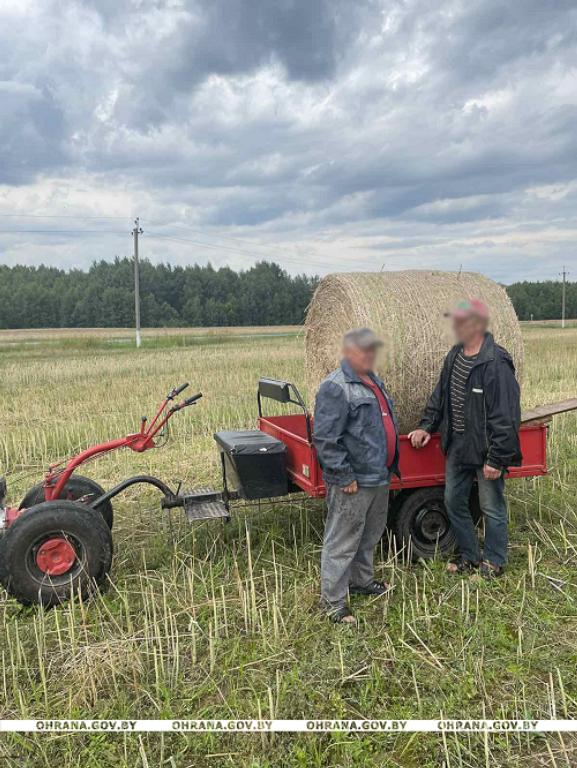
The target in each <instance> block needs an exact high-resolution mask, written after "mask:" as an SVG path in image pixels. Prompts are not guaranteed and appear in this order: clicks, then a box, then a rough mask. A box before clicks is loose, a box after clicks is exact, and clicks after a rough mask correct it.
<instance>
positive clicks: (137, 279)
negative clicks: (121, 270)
mask: <svg viewBox="0 0 577 768" xmlns="http://www.w3.org/2000/svg"><path fill="white" fill-rule="evenodd" d="M134 224H135V227H134V229H133V230H132V237H133V239H134V315H135V319H136V346H137V347H140V275H139V268H138V236H139V235H141V234H142V229H141V227H140V219H139V217H138V216H137V217H136V218H135V219H134Z"/></svg>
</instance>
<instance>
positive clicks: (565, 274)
mask: <svg viewBox="0 0 577 768" xmlns="http://www.w3.org/2000/svg"><path fill="white" fill-rule="evenodd" d="M561 274H562V275H563V293H562V297H563V298H562V299H561V328H565V283H566V277H567V275H568V274H569V272H567V271H566V269H565V267H563V272H561Z"/></svg>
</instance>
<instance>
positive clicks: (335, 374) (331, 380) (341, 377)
mask: <svg viewBox="0 0 577 768" xmlns="http://www.w3.org/2000/svg"><path fill="white" fill-rule="evenodd" d="M344 381H345V374H344V372H343V369H342V368H336V369H335V370H334V371H331V373H329V375H328V376H325V378H324V379H323V381H322V382H321V389H322V387H324V386H325V385H327V386H330V385H331V384H336V385H337V386H340V387H342V385H343V384H344Z"/></svg>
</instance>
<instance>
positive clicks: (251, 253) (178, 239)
mask: <svg viewBox="0 0 577 768" xmlns="http://www.w3.org/2000/svg"><path fill="white" fill-rule="evenodd" d="M144 234H145V235H148V237H152V238H153V239H156V240H170V241H171V242H173V243H187V244H188V243H190V244H191V245H198V246H201V247H202V248H212V249H214V250H217V251H228V252H229V253H235V254H240V255H243V256H251V257H252V258H258V259H263V260H266V254H264V253H255V252H254V251H241V250H240V249H238V248H236V249H235V248H227V247H226V245H208V244H207V243H199V242H198V241H196V240H189V239H188V238H184V237H168V236H167V235H159V234H158V233H155V232H149V231H145V233H144ZM275 261H280V262H287V263H291V264H297V263H298V264H311V265H314V266H317V267H330V264H327V262H326V261H325V262H320V261H310V260H306V261H305V260H303V259H287V258H278V257H277V258H276V259H275ZM349 269H350V268H349ZM359 271H361V272H363V271H366V270H359Z"/></svg>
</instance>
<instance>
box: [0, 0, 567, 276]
mask: <svg viewBox="0 0 577 768" xmlns="http://www.w3.org/2000/svg"><path fill="white" fill-rule="evenodd" d="M576 32H577V6H576V4H575V2H574V1H571V2H569V0H508V2H506V3H503V2H502V1H500V2H497V1H496V0H468V1H467V2H465V0H462V2H453V1H451V0H442V1H440V0H407V1H406V2H394V1H391V0H389V1H386V2H385V0H355V2H351V1H350V0H197V1H196V2H195V1H194V0H180V1H177V0H165V1H164V2H160V0H159V1H158V2H155V1H153V0H132V2H130V1H129V0H124V2H123V1H122V0H115V1H114V2H112V1H111V0H90V1H89V2H88V1H87V2H84V3H81V2H65V1H63V0H29V2H16V1H15V0H12V1H9V2H7V3H4V4H3V5H2V9H1V10H0V51H1V53H0V146H1V147H2V158H3V159H2V163H1V164H0V213H2V212H7V213H11V212H14V211H15V210H18V211H23V212H24V211H25V212H35V213H63V212H64V214H66V213H75V212H80V213H92V214H113V215H120V214H126V215H129V214H131V213H139V214H140V215H141V216H142V217H143V221H144V223H145V224H146V222H147V220H148V222H149V223H150V222H155V221H156V222H158V223H157V224H156V225H154V226H153V225H152V224H150V226H149V227H148V229H149V230H150V231H155V230H156V231H157V232H158V233H161V234H165V235H171V236H177V237H187V235H186V233H185V232H183V231H182V230H180V231H177V230H176V229H174V227H175V226H177V225H185V226H188V227H193V228H196V229H203V230H205V231H206V232H207V233H209V234H208V235H207V236H206V238H205V242H207V243H210V244H212V245H215V244H219V243H221V244H224V243H223V241H222V240H219V239H218V237H217V233H218V234H221V235H227V236H232V237H242V238H244V237H248V238H251V239H252V240H253V241H257V242H261V243H273V244H274V243H277V244H278V245H279V250H278V255H279V257H282V258H287V264H288V260H289V259H290V257H291V254H292V258H294V259H295V260H296V259H297V258H298V259H301V260H303V259H304V260H306V258H307V256H308V257H309V258H310V259H311V261H314V262H315V264H314V265H311V267H310V269H308V270H307V271H310V272H316V271H321V272H325V271H329V270H330V268H331V263H332V262H331V260H332V259H333V258H336V259H342V260H343V261H340V262H338V263H339V266H340V268H345V267H346V266H347V263H346V262H345V260H348V263H349V265H350V266H351V267H353V266H356V265H359V266H361V267H364V268H374V264H375V262H377V263H380V262H386V265H387V268H405V267H409V266H410V267H426V266H431V267H434V268H454V267H455V266H456V265H457V266H458V264H460V263H463V265H464V267H465V268H471V269H482V270H483V271H485V272H487V273H488V274H491V275H492V276H494V277H497V278H498V279H501V280H505V281H510V280H512V279H516V278H518V277H519V276H526V277H527V278H534V277H549V276H553V277H554V276H556V271H557V266H559V265H560V264H561V263H562V262H563V261H565V260H569V259H570V258H572V256H573V250H574V239H575V230H576V219H575V215H574V213H573V211H574V209H575V197H576V195H577V185H576V184H575V178H576V177H577V168H576V162H577V152H576V139H575V137H576V135H577V131H576V128H577V87H576V86H577V49H576V46H575V40H576ZM2 221H4V220H2ZM23 222H24V223H25V222H26V220H22V222H18V223H16V222H11V224H10V226H12V227H13V228H14V229H16V228H19V229H22V228H32V227H30V226H28V225H27V226H26V227H24V226H23ZM163 223H166V224H168V225H172V227H171V226H166V227H162V226H161V225H162V224H163ZM28 224H29V222H28ZM50 226H55V225H53V224H51V225H50ZM98 226H101V227H102V229H104V228H106V229H107V230H110V226H109V224H102V225H98ZM3 228H4V229H6V228H9V227H8V226H6V227H3ZM62 228H64V227H62ZM74 228H76V227H74ZM145 228H146V227H145ZM121 229H122V231H124V228H121ZM190 237H191V238H193V237H194V236H193V235H190ZM199 237H201V236H199V235H197V236H196V239H197V240H198V239H199ZM82 242H84V241H81V240H74V239H70V238H68V239H67V238H66V237H64V236H62V237H61V238H60V237H57V238H56V239H55V238H54V237H52V238H48V237H47V238H45V239H39V238H38V237H37V236H36V237H34V236H30V237H28V238H27V237H26V236H25V235H24V234H23V233H20V234H19V235H18V237H17V236H16V234H14V235H13V236H8V235H6V234H5V233H2V236H1V237H0V251H1V250H2V249H3V252H4V259H5V260H6V261H8V262H9V263H12V262H16V261H28V262H34V261H40V260H44V261H52V262H53V263H64V264H66V265H75V266H82V265H85V264H86V263H87V262H89V261H90V260H91V258H93V257H110V256H111V255H112V254H113V253H114V252H118V251H119V250H123V251H124V252H126V251H127V250H129V244H127V243H125V242H124V241H122V245H121V247H120V248H119V244H118V243H117V241H116V240H115V239H114V237H112V236H110V235H105V234H104V232H103V234H102V237H100V238H96V237H95V238H93V239H92V240H91V241H90V246H89V247H87V246H86V244H85V243H84V245H82ZM228 247H231V248H232V247H234V246H233V245H232V243H230V242H228ZM250 247H251V249H253V250H254V248H253V246H252V245H251V246H250ZM148 248H149V250H148V252H149V254H150V255H151V256H152V257H153V258H168V259H170V260H180V261H188V260H191V259H193V258H198V259H199V260H201V261H204V260H206V259H208V258H210V259H211V260H212V261H213V262H216V263H225V262H226V263H230V264H231V265H232V266H234V267H240V266H246V264H247V263H250V261H248V262H247V258H246V256H244V257H243V256H241V255H238V256H235V255H234V254H231V253H230V252H224V251H223V252H222V253H220V252H218V251H214V250H210V251H209V250H208V249H204V250H203V249H202V248H200V247H198V246H192V245H191V246H190V247H189V248H187V247H186V245H184V244H182V243H180V244H176V243H170V242H165V243H163V244H161V243H160V242H159V241H152V240H151V241H150V244H149V246H148ZM262 252H263V255H266V256H269V257H270V256H271V251H270V250H268V251H265V250H263V251H262ZM325 262H326V264H327V267H326V269H323V268H319V266H318V264H319V263H320V264H322V263H325ZM334 263H335V264H336V263H337V262H334ZM304 266H305V265H303V264H301V263H298V264H296V263H295V264H294V265H293V266H292V267H291V269H293V270H299V269H303V268H304ZM521 268H522V271H521V274H519V270H520V269H521Z"/></svg>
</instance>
